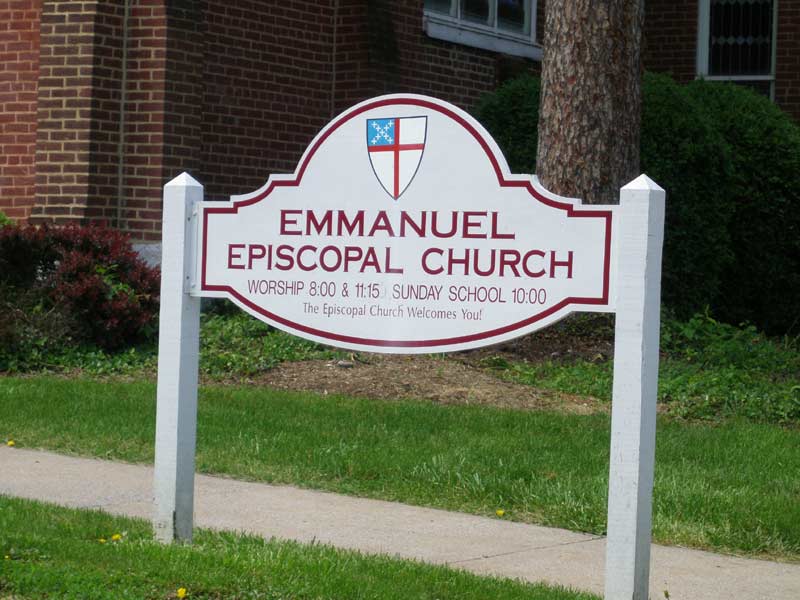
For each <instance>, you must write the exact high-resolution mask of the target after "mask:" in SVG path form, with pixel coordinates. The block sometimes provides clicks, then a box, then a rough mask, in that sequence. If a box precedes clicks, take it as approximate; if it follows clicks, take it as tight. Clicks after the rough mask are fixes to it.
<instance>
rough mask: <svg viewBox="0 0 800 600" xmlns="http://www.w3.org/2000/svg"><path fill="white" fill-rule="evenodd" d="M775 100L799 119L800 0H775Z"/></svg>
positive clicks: (796, 119)
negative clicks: (777, 0)
mask: <svg viewBox="0 0 800 600" xmlns="http://www.w3.org/2000/svg"><path fill="white" fill-rule="evenodd" d="M776 55H777V56H776V65H775V66H776V73H775V102H776V104H777V105H778V106H780V107H781V108H782V109H783V110H785V111H786V112H788V113H789V114H790V115H792V116H793V117H794V119H795V121H798V122H800V0H781V1H780V2H778V36H777V40H776Z"/></svg>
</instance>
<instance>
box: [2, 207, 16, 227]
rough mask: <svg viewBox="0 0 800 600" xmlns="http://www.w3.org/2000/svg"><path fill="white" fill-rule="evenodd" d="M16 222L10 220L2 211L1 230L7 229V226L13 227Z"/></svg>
mask: <svg viewBox="0 0 800 600" xmlns="http://www.w3.org/2000/svg"><path fill="white" fill-rule="evenodd" d="M13 224H14V222H13V221H12V220H11V219H9V218H8V217H7V216H6V214H5V213H4V212H3V211H2V210H0V228H2V227H5V226H6V225H13Z"/></svg>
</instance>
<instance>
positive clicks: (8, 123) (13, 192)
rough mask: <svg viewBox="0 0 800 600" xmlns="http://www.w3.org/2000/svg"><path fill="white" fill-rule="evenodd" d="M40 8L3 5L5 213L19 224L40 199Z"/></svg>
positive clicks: (1, 0) (0, 118)
mask: <svg viewBox="0 0 800 600" xmlns="http://www.w3.org/2000/svg"><path fill="white" fill-rule="evenodd" d="M40 14H41V5H40V3H38V2H26V1H19V0H0V210H2V211H3V212H4V213H5V214H6V215H7V216H9V217H11V218H12V219H14V220H24V219H26V218H27V217H28V215H29V214H30V211H31V208H32V206H33V202H34V198H35V189H34V183H35V182H34V176H35V163H34V157H35V153H36V115H37V108H36V100H37V81H38V78H39V17H40Z"/></svg>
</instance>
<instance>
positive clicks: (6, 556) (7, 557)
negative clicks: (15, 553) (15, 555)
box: [3, 554, 11, 560]
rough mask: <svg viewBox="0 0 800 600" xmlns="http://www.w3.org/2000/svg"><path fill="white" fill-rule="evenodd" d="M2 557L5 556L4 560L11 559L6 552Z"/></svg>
mask: <svg viewBox="0 0 800 600" xmlns="http://www.w3.org/2000/svg"><path fill="white" fill-rule="evenodd" d="M3 558H5V559H6V560H11V557H10V556H9V555H8V554H6V555H5V556H4V557H3Z"/></svg>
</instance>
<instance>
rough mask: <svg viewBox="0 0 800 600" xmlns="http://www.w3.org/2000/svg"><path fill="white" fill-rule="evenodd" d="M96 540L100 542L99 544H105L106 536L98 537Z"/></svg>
mask: <svg viewBox="0 0 800 600" xmlns="http://www.w3.org/2000/svg"><path fill="white" fill-rule="evenodd" d="M97 541H98V542H100V543H101V544H105V543H106V538H100V539H99V540H97Z"/></svg>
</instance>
